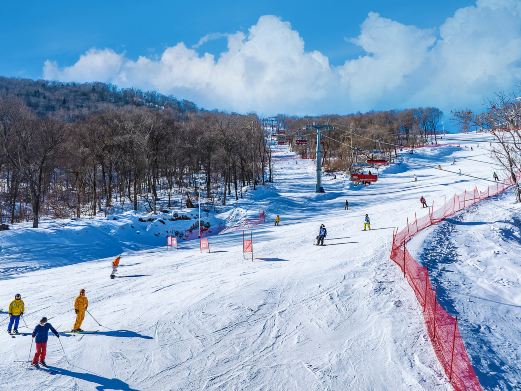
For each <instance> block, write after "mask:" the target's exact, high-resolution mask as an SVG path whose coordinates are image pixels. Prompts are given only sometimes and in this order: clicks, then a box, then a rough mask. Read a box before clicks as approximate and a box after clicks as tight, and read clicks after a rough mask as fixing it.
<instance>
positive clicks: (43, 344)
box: [33, 316, 60, 368]
mask: <svg viewBox="0 0 521 391" xmlns="http://www.w3.org/2000/svg"><path fill="white" fill-rule="evenodd" d="M49 330H51V331H52V333H53V334H54V335H55V336H56V338H60V335H59V334H58V332H57V331H56V329H55V328H54V327H52V325H51V324H50V323H47V318H46V317H45V316H44V317H43V318H42V320H40V324H38V325H36V327H35V328H34V331H33V339H34V342H36V352H35V353H34V358H33V366H35V367H36V368H39V367H40V366H39V365H38V364H40V365H42V366H44V367H46V368H47V364H46V363H45V354H46V353H47V340H48V339H49Z"/></svg>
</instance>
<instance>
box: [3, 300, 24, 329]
mask: <svg viewBox="0 0 521 391" xmlns="http://www.w3.org/2000/svg"><path fill="white" fill-rule="evenodd" d="M24 310H25V304H24V301H23V300H22V295H20V294H19V293H17V294H16V295H15V296H14V300H13V301H12V302H11V304H9V325H8V326H7V332H8V333H9V334H11V330H13V334H18V323H19V322H20V317H21V316H22V315H23V314H24ZM13 325H14V329H13Z"/></svg>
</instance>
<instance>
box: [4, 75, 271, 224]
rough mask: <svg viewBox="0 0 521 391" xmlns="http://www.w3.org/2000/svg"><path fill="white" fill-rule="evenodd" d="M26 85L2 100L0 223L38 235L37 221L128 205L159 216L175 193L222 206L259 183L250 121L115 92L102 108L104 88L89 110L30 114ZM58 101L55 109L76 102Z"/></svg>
mask: <svg viewBox="0 0 521 391" xmlns="http://www.w3.org/2000/svg"><path fill="white" fill-rule="evenodd" d="M25 83H28V82H27V81H24V83H23V88H21V90H20V91H21V92H20V91H19V92H18V93H6V92H5V90H4V92H3V93H1V92H0V143H1V146H0V222H8V223H16V222H20V221H25V220H32V221H33V227H38V223H39V220H40V216H42V215H46V216H49V217H55V218H60V217H62V218H65V217H73V216H75V217H78V218H79V217H81V216H84V215H96V214H98V213H100V212H105V213H107V211H110V208H111V207H113V206H114V205H124V204H125V203H126V205H130V206H131V208H132V209H134V210H137V209H138V208H139V207H140V205H145V206H146V208H147V210H149V211H153V212H156V211H157V209H158V205H159V204H158V201H159V200H160V199H161V197H163V200H162V201H164V202H162V203H161V205H166V206H171V203H172V197H173V195H174V194H180V193H181V194H183V195H184V197H185V198H188V200H187V202H188V203H190V204H192V203H193V202H192V200H191V199H194V197H197V193H198V192H201V194H202V195H203V196H204V197H206V198H212V199H213V198H219V199H220V200H221V202H222V203H223V204H225V203H226V199H227V197H229V196H230V195H231V196H232V197H234V198H235V199H238V198H239V197H240V196H242V188H243V186H246V185H253V186H254V187H255V186H256V185H257V184H258V183H264V180H265V179H264V175H263V173H264V171H265V164H266V162H267V154H268V151H267V149H266V144H265V139H264V133H263V130H262V128H261V126H260V122H259V120H258V118H257V117H256V116H255V115H240V114H226V113H220V112H208V111H202V110H198V109H196V108H195V106H194V105H189V107H190V109H189V110H188V109H186V105H173V104H172V103H173V100H171V99H170V98H166V97H161V98H157V99H156V98H154V99H152V100H149V99H148V95H146V94H144V93H138V94H137V95H133V96H134V98H135V97H136V96H142V97H144V98H143V100H142V101H138V102H137V104H136V102H135V101H134V100H133V99H134V98H132V99H130V100H128V101H127V100H126V99H127V98H125V95H126V93H125V92H124V91H119V92H117V91H113V92H112V93H113V94H114V96H115V97H117V98H114V99H113V100H114V101H116V102H118V103H117V104H116V103H111V102H107V101H103V102H101V103H100V101H98V100H97V99H98V97H97V94H98V93H99V90H101V89H107V88H108V89H109V90H110V88H109V87H108V86H105V87H103V88H100V86H99V85H98V84H99V83H96V92H93V94H94V95H92V96H91V97H90V98H85V99H86V101H88V102H90V103H88V104H86V105H83V104H76V103H75V104H72V103H70V104H71V105H72V106H70V109H67V110H65V109H64V108H63V107H62V106H61V105H60V104H59V103H56V104H57V105H58V106H56V107H55V106H53V107H54V109H53V110H47V108H46V107H45V106H41V103H38V104H37V107H33V106H31V105H32V104H31V103H29V104H28V102H27V100H26V98H27V97H26V95H25V93H26V92H27V91H28V90H29V88H28V87H27V88H26V85H25ZM34 83H36V84H38V83H46V82H34ZM80 87H81V88H80ZM52 88H54V87H52ZM69 88H72V90H73V93H72V95H74V96H75V95H76V93H77V91H79V90H85V91H90V90H91V89H90V85H83V86H82V85H66V87H65V89H66V90H67V89H69ZM13 91H17V90H16V89H14V90H12V92H13ZM53 91H54V90H53ZM60 91H61V90H60V89H59V88H57V89H56V91H55V97H54V98H53V99H52V101H53V102H59V97H60V96H63V98H62V99H65V100H67V101H69V102H73V101H74V102H77V101H76V100H75V99H76V98H71V97H70V95H68V94H67V92H66V91H61V92H60ZM151 95H152V96H156V95H154V94H151ZM157 96H159V95H157ZM157 96H156V97H157ZM46 99H49V98H46ZM30 102H33V101H30ZM33 103H34V102H33Z"/></svg>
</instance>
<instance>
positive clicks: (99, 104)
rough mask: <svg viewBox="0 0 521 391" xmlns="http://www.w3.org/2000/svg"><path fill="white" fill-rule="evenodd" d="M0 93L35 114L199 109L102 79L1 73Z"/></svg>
mask: <svg viewBox="0 0 521 391" xmlns="http://www.w3.org/2000/svg"><path fill="white" fill-rule="evenodd" d="M0 97H2V98H5V97H17V98H20V100H21V101H22V102H24V103H25V104H26V105H27V107H29V108H30V109H31V110H32V111H33V112H34V113H35V114H37V115H39V116H44V115H47V114H50V113H54V114H61V115H64V116H65V117H66V118H69V119H70V118H75V117H79V116H86V115H88V113H90V112H92V111H98V110H104V109H107V108H109V107H124V106H136V107H162V108H166V107H168V108H170V109H171V110H174V111H176V112H179V113H187V112H195V111H198V108H197V106H196V105H195V104H194V103H192V102H189V101H187V100H178V99H175V98H173V97H169V96H165V95H162V94H159V93H157V92H150V91H148V92H143V91H140V90H137V89H133V88H126V89H121V88H118V87H116V86H114V85H110V84H105V83H83V84H79V83H61V82H54V81H46V80H30V79H14V78H7V77H1V76H0Z"/></svg>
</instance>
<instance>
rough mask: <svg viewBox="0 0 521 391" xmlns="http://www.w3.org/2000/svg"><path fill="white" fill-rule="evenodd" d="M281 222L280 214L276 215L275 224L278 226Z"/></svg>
mask: <svg viewBox="0 0 521 391" xmlns="http://www.w3.org/2000/svg"><path fill="white" fill-rule="evenodd" d="M279 224H280V216H279V215H277V217H275V225H276V226H278V225H279Z"/></svg>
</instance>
